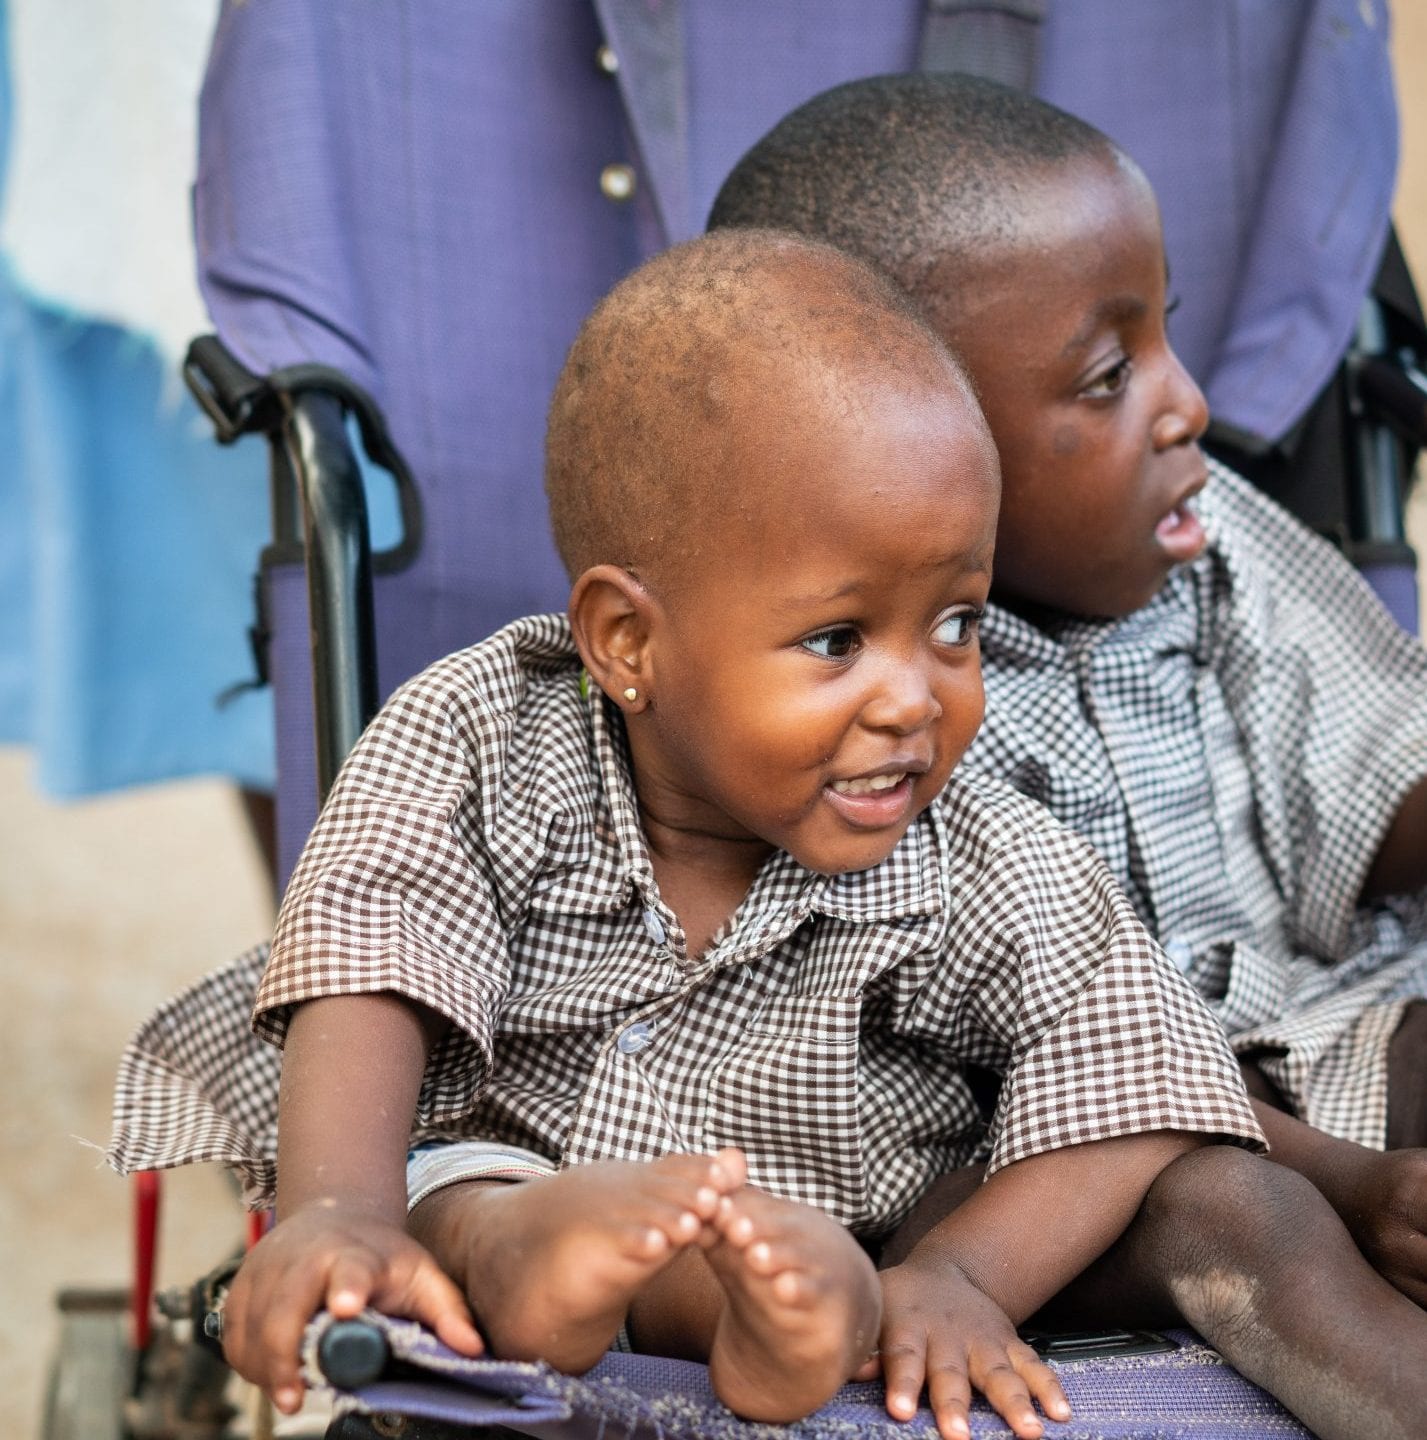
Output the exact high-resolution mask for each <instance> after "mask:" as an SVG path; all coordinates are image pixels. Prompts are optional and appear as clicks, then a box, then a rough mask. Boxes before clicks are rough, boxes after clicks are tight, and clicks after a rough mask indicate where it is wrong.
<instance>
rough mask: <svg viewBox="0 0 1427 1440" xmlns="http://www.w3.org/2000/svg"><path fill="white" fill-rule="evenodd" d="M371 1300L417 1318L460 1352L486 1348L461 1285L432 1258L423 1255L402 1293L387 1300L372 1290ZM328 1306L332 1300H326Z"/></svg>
mask: <svg viewBox="0 0 1427 1440" xmlns="http://www.w3.org/2000/svg"><path fill="white" fill-rule="evenodd" d="M372 1301H373V1303H374V1304H375V1305H376V1307H377V1308H378V1309H379V1310H382V1311H384V1312H385V1313H389V1314H394V1315H404V1316H405V1317H406V1318H407V1319H410V1320H419V1321H420V1322H421V1323H422V1324H423V1325H425V1326H426V1328H427V1329H428V1330H431V1331H432V1332H434V1334H435V1335H436V1338H437V1339H438V1340H440V1341H441V1343H442V1344H443V1345H447V1346H449V1347H450V1348H451V1349H452V1350H455V1351H456V1352H457V1353H458V1354H461V1355H480V1354H481V1353H483V1352H484V1350H485V1348H486V1347H485V1342H484V1341H483V1340H482V1339H481V1337H480V1334H479V1332H478V1331H477V1330H476V1327H475V1324H474V1323H473V1322H472V1320H471V1311H470V1307H469V1306H468V1305H467V1304H466V1297H465V1296H464V1295H463V1294H462V1293H461V1289H460V1287H459V1286H458V1285H457V1284H456V1282H455V1281H454V1280H452V1279H451V1277H450V1276H449V1275H447V1274H446V1272H445V1271H444V1270H442V1269H441V1267H440V1266H439V1265H437V1264H436V1263H435V1261H433V1260H431V1259H430V1258H428V1257H422V1259H421V1260H420V1262H419V1263H418V1265H417V1267H416V1272H415V1274H414V1275H413V1277H412V1279H411V1281H410V1283H409V1284H408V1285H407V1286H406V1287H405V1294H404V1295H403V1296H402V1297H401V1298H399V1299H395V1300H394V1303H391V1304H388V1303H387V1297H386V1296H385V1294H383V1293H380V1292H374V1293H373V1295H372ZM328 1309H331V1302H330V1301H329V1302H328Z"/></svg>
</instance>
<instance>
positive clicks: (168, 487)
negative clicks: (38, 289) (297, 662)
mask: <svg viewBox="0 0 1427 1440" xmlns="http://www.w3.org/2000/svg"><path fill="white" fill-rule="evenodd" d="M5 20H6V15H5V9H4V0H0V179H3V175H4V170H3V165H4V157H5V156H6V155H7V154H8V150H9V141H10V134H11V132H10V117H11V104H10V83H11V80H10V72H9V67H8V64H7V63H5V62H6V61H7V58H8V51H7V49H6V47H5V46H4V35H5ZM96 243H99V241H98V240H97V239H96ZM259 449H260V447H259V446H258V442H256V441H252V442H247V444H246V445H245V446H244V447H243V448H242V452H241V453H235V452H231V451H220V450H219V449H218V447H217V446H215V445H214V444H213V441H212V439H211V432H209V430H208V428H207V426H206V424H205V423H204V422H202V420H201V418H200V416H199V414H198V411H197V408H196V406H194V404H193V403H192V401H190V400H189V399H188V397H187V396H186V395H182V396H180V395H179V393H178V390H177V386H176V382H175V380H174V378H173V376H172V375H171V374H166V373H165V362H164V361H163V360H162V359H161V357H160V354H159V352H158V350H157V348H156V347H155V346H154V344H153V343H152V342H150V341H149V340H147V339H146V338H144V337H142V336H138V335H135V334H134V333H132V332H130V331H127V330H124V329H121V328H119V327H117V326H114V325H110V324H105V323H100V322H97V321H93V320H90V319H88V318H86V317H83V316H73V315H67V314H64V313H62V312H60V311H58V310H56V309H55V308H53V307H51V306H47V305H44V304H42V303H40V302H38V301H36V300H35V299H34V298H33V297H31V296H29V295H28V294H26V293H25V292H24V291H23V290H22V289H21V288H20V287H19V286H18V285H17V284H16V282H15V279H14V276H13V272H12V270H11V268H10V267H9V266H8V265H7V264H6V263H5V259H4V256H3V255H0V454H3V455H4V456H5V461H6V463H5V465H4V466H3V468H0V742H3V743H12V744H23V745H30V746H33V747H34V749H35V751H36V755H37V759H38V765H37V772H36V773H37V777H38V779H39V781H40V783H41V785H42V786H43V787H44V788H45V789H46V790H48V791H50V792H51V793H53V794H55V795H59V796H77V795H83V794H88V793H91V792H94V791H99V790H106V789H110V788H115V787H119V786H127V785H134V784H139V783H143V782H146V781H153V780H160V779H165V778H169V777H177V776H184V775H192V774H199V773H208V772H213V773H220V774H225V775H230V776H232V777H234V778H235V779H237V780H239V781H241V782H243V783H245V784H249V785H253V786H256V787H259V788H262V787H265V786H268V785H270V784H271V783H272V773H273V753H272V752H273V740H272V703H271V697H270V695H269V694H268V693H267V692H260V693H247V694H243V695H241V696H239V697H238V698H237V699H236V700H234V701H233V703H231V704H229V705H226V706H223V707H220V706H219V705H218V704H217V697H218V695H219V694H220V692H222V691H223V690H225V689H226V688H227V687H229V686H232V685H234V684H235V683H237V682H241V681H242V680H244V679H245V678H247V677H249V676H250V675H251V674H252V670H253V665H252V661H251V658H250V656H249V652H248V646H247V640H246V630H247V626H248V624H249V622H250V619H251V599H250V596H251V585H250V581H249V577H250V576H251V574H252V572H253V570H254V568H255V564H256V558H257V555H258V552H259V549H260V548H261V546H262V544H263V541H264V537H265V535H266V531H267V513H266V512H267V497H266V494H265V490H264V486H263V483H262V459H261V455H260V453H259Z"/></svg>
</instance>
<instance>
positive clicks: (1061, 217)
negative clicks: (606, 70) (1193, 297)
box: [710, 75, 1427, 1434]
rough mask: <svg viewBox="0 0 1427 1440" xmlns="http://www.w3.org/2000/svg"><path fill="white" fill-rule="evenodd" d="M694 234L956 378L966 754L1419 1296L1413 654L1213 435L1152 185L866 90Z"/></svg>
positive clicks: (767, 160)
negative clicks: (968, 444)
mask: <svg viewBox="0 0 1427 1440" xmlns="http://www.w3.org/2000/svg"><path fill="white" fill-rule="evenodd" d="M1321 205H1322V212H1323V219H1322V223H1323V224H1324V225H1327V224H1330V223H1331V224H1338V223H1342V224H1347V223H1350V219H1349V217H1350V216H1351V204H1350V202H1345V201H1344V200H1343V198H1342V197H1341V196H1336V195H1335V196H1323V197H1321ZM710 224H711V226H713V227H715V228H717V227H723V226H737V225H743V224H746V225H775V226H778V227H780V228H786V229H788V230H789V231H790V232H797V233H801V234H804V235H808V236H815V237H817V238H819V239H823V240H827V241H830V242H832V243H835V244H838V245H839V246H841V247H842V248H844V249H846V250H848V251H849V253H852V254H856V255H859V256H861V257H863V258H865V259H868V260H870V261H872V262H873V263H876V264H879V265H881V266H883V267H884V268H885V269H886V270H887V271H888V272H889V273H890V274H892V275H893V276H894V278H896V279H897V280H898V281H899V282H900V283H901V284H902V285H903V286H904V288H905V289H906V290H907V291H908V292H909V294H911V295H912V296H914V297H915V298H916V299H917V300H918V301H919V303H921V304H922V306H923V307H924V310H925V312H926V314H927V315H928V317H929V318H930V319H931V321H932V323H933V324H934V325H935V327H936V329H937V331H938V333H939V334H941V336H942V337H943V339H945V340H946V341H947V343H948V345H950V346H951V348H952V350H953V352H954V353H956V354H957V355H958V356H959V357H960V358H961V359H962V361H963V362H964V363H965V364H966V367H967V370H968V372H969V374H970V375H971V378H972V381H973V383H974V384H975V386H976V390H977V394H978V397H979V399H980V401H981V403H982V406H983V409H984V411H985V414H986V417H987V420H988V422H989V424H990V426H991V429H992V433H993V434H994V436H995V438H996V443H997V448H998V451H999V453H1000V457H1001V467H1002V505H1001V517H1000V526H999V530H998V534H997V540H996V574H995V583H994V585H993V587H992V590H991V601H992V603H991V604H990V605H988V607H987V612H986V616H985V618H984V620H983V624H982V635H981V641H982V664H983V671H984V674H985V679H986V693H987V718H986V723H985V725H984V726H983V728H982V730H981V732H980V734H979V735H978V737H977V739H976V742H975V744H974V745H972V746H971V747H970V749H969V751H968V754H967V757H966V765H967V767H968V768H970V769H974V770H977V771H979V772H982V773H986V774H992V775H996V776H999V777H1001V778H1004V779H1006V780H1008V781H1009V782H1010V783H1012V784H1014V785H1015V786H1016V787H1017V789H1019V790H1021V791H1022V792H1023V793H1024V794H1026V795H1028V796H1030V797H1032V798H1034V799H1036V800H1038V801H1040V802H1041V803H1043V804H1045V805H1046V806H1047V807H1048V808H1050V809H1051V810H1052V811H1053V812H1054V813H1055V814H1056V816H1057V817H1058V818H1059V819H1060V820H1062V821H1063V822H1064V823H1066V824H1067V825H1069V826H1071V827H1072V828H1074V829H1075V830H1077V831H1078V832H1079V833H1080V834H1082V835H1083V836H1084V837H1085V838H1086V839H1088V840H1089V841H1091V842H1092V843H1093V844H1094V845H1095V846H1096V848H1097V850H1098V851H1099V852H1100V853H1101V854H1102V855H1103V856H1104V858H1105V859H1106V861H1107V863H1108V864H1109V865H1110V868H1111V870H1112V872H1113V873H1114V874H1115V876H1116V878H1117V880H1119V882H1120V884H1121V885H1122V886H1123V887H1124V889H1125V891H1126V893H1127V894H1128V895H1129V896H1130V898H1131V900H1132V901H1133V903H1134V904H1135V907H1136V909H1137V911H1138V913H1139V914H1140V916H1141V918H1142V919H1143V920H1144V921H1145V923H1146V924H1147V925H1148V926H1149V927H1150V928H1151V929H1152V930H1153V931H1154V932H1155V933H1156V935H1157V936H1158V938H1159V939H1160V941H1161V943H1163V944H1164V945H1165V948H1166V950H1167V951H1168V953H1169V954H1170V955H1171V956H1172V957H1173V958H1174V959H1175V961H1176V963H1177V964H1178V965H1179V966H1180V967H1181V969H1183V970H1184V972H1185V973H1186V974H1187V976H1188V978H1189V979H1190V980H1191V981H1192V982H1193V983H1194V984H1195V986H1196V987H1197V988H1198V989H1199V991H1200V993H1201V994H1202V995H1203V996H1204V997H1205V998H1206V1000H1208V1001H1209V1002H1210V1003H1211V1005H1212V1007H1213V1009H1214V1010H1215V1013H1216V1014H1217V1016H1218V1018H1219V1019H1220V1022H1221V1023H1222V1024H1223V1026H1224V1028H1225V1029H1226V1031H1227V1032H1228V1034H1229V1035H1230V1037H1231V1040H1232V1043H1233V1045H1234V1049H1235V1051H1236V1053H1237V1054H1238V1056H1239V1057H1240V1061H1241V1065H1242V1068H1243V1071H1244V1074H1245V1078H1246V1081H1247V1083H1248V1084H1249V1087H1250V1090H1251V1092H1252V1093H1253V1094H1254V1096H1255V1107H1256V1110H1257V1112H1258V1114H1259V1118H1260V1120H1261V1122H1262V1124H1263V1126H1264V1131H1265V1134H1266V1135H1267V1136H1268V1139H1269V1142H1270V1146H1271V1153H1272V1155H1273V1156H1274V1158H1275V1159H1276V1160H1277V1161H1279V1162H1280V1163H1281V1164H1284V1165H1289V1166H1292V1167H1294V1168H1295V1169H1296V1170H1298V1171H1299V1172H1300V1173H1302V1174H1303V1175H1304V1176H1306V1177H1307V1178H1309V1179H1310V1180H1311V1181H1312V1182H1313V1183H1314V1184H1315V1185H1316V1186H1317V1187H1318V1188H1319V1190H1320V1191H1321V1192H1322V1193H1323V1195H1324V1196H1326V1197H1327V1198H1328V1199H1329V1200H1330V1201H1331V1203H1332V1205H1333V1207H1334V1209H1335V1210H1336V1211H1337V1213H1338V1214H1339V1216H1340V1217H1341V1219H1342V1220H1343V1222H1344V1223H1345V1224H1346V1225H1347V1227H1348V1228H1349V1229H1350V1230H1351V1232H1352V1234H1353V1237H1354V1238H1355V1240H1356V1241H1357V1243H1358V1244H1359V1246H1360V1247H1361V1249H1362V1251H1363V1253H1364V1254H1365V1256H1366V1257H1367V1258H1368V1259H1369V1260H1370V1261H1371V1262H1372V1263H1373V1265H1374V1266H1375V1267H1376V1268H1377V1269H1378V1270H1379V1271H1380V1273H1381V1274H1382V1275H1384V1276H1385V1277H1386V1278H1387V1279H1389V1280H1390V1281H1391V1282H1392V1283H1393V1284H1394V1285H1395V1286H1396V1287H1397V1288H1398V1289H1399V1290H1400V1291H1401V1292H1402V1293H1403V1294H1404V1295H1406V1296H1408V1297H1410V1298H1411V1299H1412V1300H1414V1301H1416V1302H1417V1303H1418V1304H1419V1305H1427V1149H1424V1148H1422V1147H1424V1146H1427V1003H1424V999H1425V998H1427V652H1424V650H1423V647H1422V646H1421V645H1420V644H1419V643H1418V642H1417V641H1416V640H1415V639H1413V638H1412V637H1411V636H1409V635H1407V634H1406V633H1404V632H1403V631H1402V630H1401V629H1400V628H1399V627H1398V626H1397V625H1396V624H1395V623H1394V622H1393V621H1392V620H1391V619H1390V618H1389V616H1388V615H1387V614H1386V612H1385V611H1384V610H1383V608H1382V607H1381V605H1380V604H1379V603H1378V602H1377V600H1376V598H1375V597H1374V596H1373V595H1372V594H1371V592H1370V591H1369V589H1368V587H1367V586H1366V584H1365V583H1364V582H1363V580H1362V578H1361V577H1360V576H1359V575H1358V574H1357V573H1356V572H1355V571H1354V570H1353V569H1352V568H1351V566H1350V565H1349V564H1348V562H1347V561H1346V560H1345V559H1344V558H1343V556H1342V555H1341V554H1340V553H1339V552H1338V551H1337V550H1335V549H1334V548H1333V547H1332V546H1330V545H1329V544H1328V543H1326V542H1325V541H1323V540H1321V539H1319V538H1318V537H1316V536H1314V535H1312V534H1310V533H1309V532H1308V530H1307V529H1305V528H1304V527H1303V526H1302V525H1300V524H1299V523H1298V522H1297V521H1296V520H1295V519H1293V517H1291V516H1290V515H1288V514H1287V513H1286V512H1285V511H1284V510H1282V509H1281V508H1280V507H1279V506H1277V505H1276V504H1274V503H1273V502H1272V501H1270V500H1268V499H1267V498H1266V497H1264V496H1263V495H1261V494H1259V493H1258V492H1256V491H1255V490H1254V489H1253V487H1252V486H1250V485H1248V484H1247V483H1246V482H1245V481H1244V480H1243V479H1242V478H1241V477H1239V476H1237V475H1235V474H1234V473H1233V472H1231V471H1230V470H1228V469H1227V468H1226V467H1224V466H1222V465H1219V464H1217V463H1215V462H1214V461H1212V460H1209V459H1206V457H1205V455H1204V454H1203V453H1202V452H1201V450H1200V448H1199V444H1198V441H1199V439H1200V437H1201V435H1202V434H1203V432H1204V430H1205V427H1206V424H1207V420H1208V415H1207V411H1206V407H1205V402H1204V397H1203V396H1202V395H1201V393H1200V391H1199V389H1198V388H1197V386H1196V385H1195V384H1194V382H1193V381H1192V380H1191V379H1190V377H1189V375H1188V374H1187V373H1186V372H1185V370H1184V368H1183V367H1182V365H1181V364H1180V363H1179V361H1178V359H1177V357H1176V356H1175V353H1174V351H1173V349H1172V347H1171V345H1170V342H1169V339H1168V337H1167V316H1168V314H1169V312H1170V311H1171V310H1172V309H1173V301H1172V299H1171V298H1170V296H1171V293H1172V292H1171V290H1170V280H1171V277H1170V276H1169V275H1168V274H1167V269H1166V260H1165V254H1164V245H1163V239H1162V235H1161V229H1160V220H1159V213H1158V208H1157V205H1156V200H1155V196H1154V194H1153V192H1152V190H1151V187H1150V185H1149V183H1148V181H1147V180H1146V178H1145V176H1144V174H1143V173H1142V172H1141V170H1140V169H1139V168H1138V167H1137V166H1136V165H1135V163H1134V161H1133V160H1132V159H1130V158H1129V157H1128V156H1127V155H1125V154H1124V152H1123V151H1121V150H1120V149H1119V148H1118V147H1117V146H1116V145H1114V144H1113V143H1112V142H1111V141H1110V140H1109V139H1108V138H1107V137H1106V136H1105V135H1103V134H1102V133H1100V132H1099V131H1097V130H1095V129H1094V128H1093V127H1091V126H1089V125H1087V124H1085V123H1084V122H1082V121H1080V120H1079V119H1076V118H1075V117H1072V116H1070V115H1068V114H1066V113H1065V112H1063V111H1060V110H1058V109H1056V108H1055V107H1054V106H1051V105H1049V104H1046V103H1045V102H1043V101H1041V100H1038V99H1036V98H1034V97H1032V96H1029V95H1025V94H1021V93H1019V92H1016V91H1012V90H1008V89H1006V88H1004V87H1002V86H999V85H995V84H992V83H991V82H989V81H984V80H978V79H973V78H971V77H968V76H957V75H940V76H930V75H924V76H882V77H875V78H871V79H867V80H860V81H855V82H853V83H851V84H849V85H844V86H839V87H837V88H835V89H833V90H830V91H827V92H825V93H824V94H822V95H820V96H817V97H815V98H814V99H813V100H811V101H809V102H808V103H807V104H806V105H804V106H802V107H800V108H799V109H798V110H797V111H795V112H793V113H792V114H791V115H789V116H787V117H786V118H785V119H784V120H782V121H781V122H780V123H779V124H778V125H777V126H776V127H774V129H773V130H772V131H770V132H769V134H768V135H766V136H765V137H764V138H763V139H762V140H761V141H759V142H758V144H757V145H755V146H754V147H753V149H752V150H750V151H749V152H748V154H747V155H745V156H744V157H743V159H742V160H740V162H739V163H738V165H737V166H736V167H735V169H734V171H733V173H732V174H731V175H730V177H729V179H728V180H727V181H726V182H725V185H724V187H723V190H722V192H721V193H720V195H719V197H718V199H717V201H716V202H715V205H714V210H713V214H712V217H711V220H710ZM1306 241H1307V237H1305V244H1306ZM1171 259H1172V257H1171ZM1285 263H1290V262H1288V261H1286V262H1285ZM1299 263H1305V262H1303V261H1302V260H1300V261H1299ZM959 1183H960V1182H957V1181H954V1180H949V1181H948V1182H947V1183H946V1184H945V1185H944V1186H943V1187H942V1189H943V1199H942V1201H937V1200H935V1199H932V1200H929V1202H928V1207H929V1213H932V1214H934V1213H936V1211H937V1208H938V1206H939V1205H940V1207H941V1208H944V1205H945V1202H946V1200H948V1199H953V1198H954V1196H955V1194H956V1192H957V1186H958V1184H959ZM1252 1216H1253V1212H1252V1209H1251V1208H1250V1207H1249V1206H1248V1205H1245V1207H1244V1210H1243V1217H1244V1218H1243V1223H1245V1224H1252V1223H1253V1218H1252ZM1416 1353H1418V1354H1419V1355H1420V1354H1421V1353H1422V1352H1421V1351H1420V1350H1418V1351H1417V1352H1416ZM1359 1433H1362V1434H1377V1433H1378V1432H1377V1431H1376V1430H1375V1429H1374V1428H1373V1426H1372V1425H1371V1424H1369V1423H1368V1422H1366V1421H1364V1422H1363V1423H1362V1426H1361V1430H1360V1432H1359Z"/></svg>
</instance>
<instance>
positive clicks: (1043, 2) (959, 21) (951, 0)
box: [917, 0, 1049, 90]
mask: <svg viewBox="0 0 1427 1440" xmlns="http://www.w3.org/2000/svg"><path fill="white" fill-rule="evenodd" d="M1048 3H1049V0H927V8H926V14H925V15H924V16H923V18H922V40H921V47H920V49H919V50H918V52H917V69H918V70H921V71H944V70H956V71H959V72H960V73H961V74H964V75H979V76H981V77H982V78H983V79H985V80H999V81H1000V82H1001V84H1003V85H1011V86H1014V87H1015V88H1016V89H1017V90H1030V89H1032V88H1034V86H1035V81H1036V69H1037V66H1038V65H1039V63H1040V43H1041V25H1042V23H1043V22H1044V20H1045V13H1046V6H1047V5H1048Z"/></svg>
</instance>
